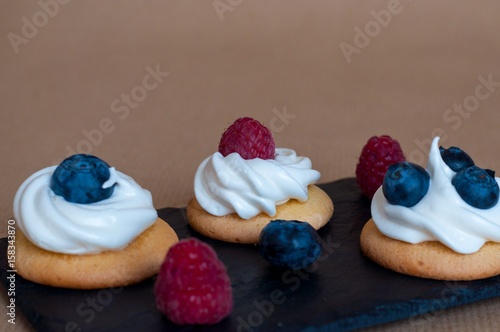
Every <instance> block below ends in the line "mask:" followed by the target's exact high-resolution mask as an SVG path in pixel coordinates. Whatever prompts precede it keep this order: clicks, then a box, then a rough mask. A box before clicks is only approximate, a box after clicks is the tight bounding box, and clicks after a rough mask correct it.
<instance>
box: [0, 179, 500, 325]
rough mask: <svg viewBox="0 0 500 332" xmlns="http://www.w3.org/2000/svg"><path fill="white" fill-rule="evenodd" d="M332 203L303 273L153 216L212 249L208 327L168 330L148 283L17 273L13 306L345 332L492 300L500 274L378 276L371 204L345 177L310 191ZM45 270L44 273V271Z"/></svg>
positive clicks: (180, 221) (0, 262)
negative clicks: (214, 266)
mask: <svg viewBox="0 0 500 332" xmlns="http://www.w3.org/2000/svg"><path fill="white" fill-rule="evenodd" d="M319 186H320V187H321V188H322V189H323V190H325V191H326V192H327V193H328V195H330V197H331V198H332V200H333V202H334V205H335V211H334V213H333V217H332V220H331V221H330V222H329V223H328V224H327V225H326V226H325V227H323V228H322V229H320V230H319V235H320V236H321V239H322V240H323V248H322V254H321V256H320V258H319V259H318V261H316V262H315V263H313V264H312V265H311V266H309V267H308V268H306V269H304V270H299V271H290V270H284V269H279V268H275V267H272V266H270V265H269V264H268V263H267V262H266V261H265V260H264V259H263V258H262V257H261V256H260V254H259V252H258V248H257V246H254V245H241V244H231V243H224V242H220V241H216V240H212V239H208V238H206V237H203V236H201V235H200V234H198V233H196V232H195V231H194V230H192V229H191V228H190V227H189V226H188V224H187V219H186V214H185V209H177V208H165V209H161V210H159V211H158V213H159V216H160V217H161V218H162V219H163V220H165V221H167V222H168V223H169V224H170V225H171V226H172V227H173V228H174V229H175V231H176V232H177V234H178V235H179V238H186V237H190V236H193V237H197V238H200V239H202V240H203V241H206V242H207V243H209V244H210V245H212V246H213V247H214V249H215V250H216V252H217V254H218V256H219V258H220V259H221V260H222V261H223V262H224V264H225V265H226V267H227V271H228V274H229V277H230V278H231V283H232V288H233V297H234V308H233V312H232V313H231V315H230V316H229V317H227V318H225V319H224V320H223V321H222V322H220V323H218V324H215V325H211V326H177V325H174V324H173V323H171V322H170V321H169V320H168V319H166V318H165V317H163V316H162V314H161V313H160V312H159V310H158V309H157V308H156V305H155V297H154V293H153V286H154V283H155V280H156V277H152V278H150V279H147V280H145V281H143V282H141V283H139V284H136V285H132V286H127V287H121V288H115V289H97V290H74V289H64V288H54V287H47V286H42V285H39V284H35V283H32V282H30V281H27V280H24V279H23V278H22V277H20V276H17V275H16V279H15V288H16V297H15V299H16V304H17V306H18V308H19V309H20V310H22V311H23V312H24V314H25V315H26V317H27V318H28V320H29V321H30V322H31V324H33V326H34V327H35V329H37V330H39V331H93V332H96V331H241V332H252V331H278V330H280V331H304V332H313V331H350V330H355V329H358V328H362V327H367V326H373V325H377V324H382V323H386V322H390V321H394V320H398V319H404V318H410V319H414V320H415V324H420V323H422V322H423V321H422V320H423V318H424V317H425V316H420V317H419V315H422V314H425V313H428V312H431V311H433V310H442V309H443V308H447V307H452V306H457V305H461V304H466V303H470V302H474V301H479V300H482V299H487V298H492V297H495V296H498V295H500V276H498V277H493V278H489V279H483V280H477V281H471V282H447V281H436V280H430V279H421V278H416V277H410V276H406V275H402V274H398V273H395V272H392V271H389V270H386V269H384V268H382V267H380V266H378V265H377V264H375V263H373V262H372V261H370V260H369V259H368V258H366V257H364V256H363V254H362V252H361V250H360V247H359V235H360V232H361V229H362V227H363V225H364V224H365V222H366V221H367V220H368V219H369V218H370V202H369V201H368V200H367V199H366V198H364V197H362V195H361V193H360V191H359V189H358V188H357V186H356V182H355V179H354V178H347V179H342V180H338V181H335V182H331V183H326V184H322V185H319ZM6 246H7V239H6V238H4V239H1V240H0V248H1V249H0V278H1V282H2V283H3V285H4V286H5V287H6V288H8V287H9V285H8V284H9V283H10V282H9V279H7V276H8V273H7V270H8V267H7V258H6ZM47 268H50V267H47Z"/></svg>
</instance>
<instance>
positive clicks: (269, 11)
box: [0, 0, 500, 331]
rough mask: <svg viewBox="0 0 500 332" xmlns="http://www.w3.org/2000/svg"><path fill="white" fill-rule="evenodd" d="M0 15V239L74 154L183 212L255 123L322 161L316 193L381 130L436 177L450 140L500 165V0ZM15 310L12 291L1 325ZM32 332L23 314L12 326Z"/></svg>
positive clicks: (221, 0)
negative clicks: (22, 203) (218, 159)
mask: <svg viewBox="0 0 500 332" xmlns="http://www.w3.org/2000/svg"><path fill="white" fill-rule="evenodd" d="M0 6H1V9H0V22H1V23H0V36H1V37H2V38H1V39H0V75H1V80H0V102H1V103H2V104H1V110H0V114H1V115H2V121H1V122H0V132H1V133H2V140H1V143H0V153H1V160H2V162H1V166H0V167H1V170H0V171H1V173H2V175H3V176H2V177H1V180H0V181H1V183H0V186H1V188H2V190H1V195H2V196H1V198H2V199H1V200H0V204H2V206H1V209H0V213H1V222H2V224H1V225H3V226H0V235H1V236H5V234H6V232H7V228H6V222H7V220H9V219H10V218H12V201H13V197H14V194H15V192H16V190H17V188H18V187H19V185H20V184H21V183H22V181H23V180H24V179H26V178H27V177H28V176H29V175H30V174H32V173H33V172H35V171H37V170H39V169H41V168H43V167H46V166H48V165H52V164H57V163H59V162H60V161H61V160H62V159H63V158H64V157H66V156H67V155H68V154H69V153H72V152H84V153H92V154H95V155H97V156H100V157H101V158H103V159H105V160H106V161H107V162H108V163H109V164H111V165H112V166H115V167H116V168H117V169H118V170H120V171H122V172H124V173H126V174H128V175H131V176H132V177H134V178H135V179H136V181H137V182H139V183H140V184H141V185H142V186H143V187H145V188H147V189H149V190H150V191H151V192H152V194H153V198H154V202H155V206H156V207H157V208H162V207H167V206H185V205H186V204H187V202H188V200H189V199H190V197H191V196H192V195H193V188H192V187H193V176H194V173H195V171H196V168H197V166H198V164H199V163H200V162H201V161H202V160H203V159H204V158H205V157H206V156H208V155H209V154H211V153H213V152H214V151H215V150H216V148H217V145H218V140H219V137H220V134H221V133H222V131H223V130H224V129H225V128H226V127H227V126H228V125H229V124H230V123H231V122H232V121H233V120H234V119H235V118H237V117H240V116H247V115H248V116H252V117H255V118H257V119H258V120H260V121H261V122H263V123H265V124H266V125H268V126H269V127H271V129H272V130H273V132H274V136H275V140H276V145H277V146H279V147H289V148H293V149H295V150H296V151H297V152H298V153H299V154H301V155H306V156H308V157H310V158H311V160H312V161H313V166H314V168H316V169H317V170H319V171H320V172H321V173H322V178H321V182H328V181H333V180H336V179H339V178H343V177H350V176H353V175H354V169H355V165H356V162H357V158H358V156H359V153H360V150H361V147H362V146H363V144H364V143H365V142H366V140H367V139H368V138H369V137H370V136H372V135H381V134H389V135H391V136H393V137H395V138H397V139H398V140H399V141H400V143H401V145H402V147H403V149H404V151H405V154H406V156H407V158H409V159H410V160H412V161H415V162H418V163H421V164H423V165H425V163H426V158H427V157H426V153H427V150H428V148H429V142H430V140H431V139H432V137H433V136H436V135H439V136H441V137H442V144H443V145H445V146H448V145H458V146H461V147H463V148H464V149H465V150H467V151H469V152H470V154H471V155H472V157H473V158H474V159H475V160H476V162H477V163H478V164H480V165H481V166H483V167H487V168H491V169H500V157H499V153H498V151H497V143H496V142H499V141H500V140H499V139H500V137H499V136H500V133H499V131H498V129H497V128H498V127H499V124H500V116H499V115H498V105H499V103H500V66H499V65H498V59H499V57H498V55H499V54H500V39H499V35H498V32H499V31H500V20H499V19H498V13H499V11H500V4H499V3H498V2H494V1H475V2H469V1H459V2H456V1H434V2H426V3H421V2H418V1H410V0H401V1H397V0H382V1H378V0H377V1H370V2H365V1H352V0H350V1H321V0H313V1H298V0H274V1H261V0H256V1H243V0H231V1H230V0H215V1H205V2H200V1H193V0H183V1H130V0H128V1H114V0H112V1H96V0H93V1H85V2H83V1H82V2H77V1H68V0H64V1H63V0H59V2H57V1H56V0H42V1H40V2H36V1H31V2H27V1H14V0H6V1H3V2H2V4H0ZM6 301H7V297H6V295H5V294H4V293H3V292H2V303H3V304H2V306H1V307H2V308H3V309H0V317H3V318H0V321H2V322H4V321H5V320H6V319H5V317H6V315H5V303H6ZM499 309H500V301H498V300H490V301H485V302H482V303H479V304H474V305H469V306H464V307H460V308H456V309H451V310H447V311H444V312H438V313H436V314H435V315H430V316H429V317H426V319H425V324H426V325H425V328H426V329H431V330H436V331H442V330H445V329H450V330H455V331H457V330H463V331H465V330H471V329H473V328H477V329H479V330H487V329H490V330H494V329H496V328H495V327H496V326H497V325H498V324H499V323H500V318H499V317H498V315H497V314H496V313H497V312H498V310H499ZM3 326H5V330H6V331H13V330H14V327H12V326H10V324H7V323H5V324H4V325H3ZM419 328H421V326H420V325H418V326H417V325H415V324H411V322H407V321H403V322H398V323H394V324H391V325H389V326H383V327H377V328H372V329H370V331H400V330H401V331H403V330H404V331H407V330H410V331H417V330H419ZM30 329H31V327H30V326H29V324H27V323H26V322H25V321H24V320H23V317H22V314H21V313H20V312H19V310H18V320H17V325H16V326H15V330H16V331H18V330H19V331H23V330H30Z"/></svg>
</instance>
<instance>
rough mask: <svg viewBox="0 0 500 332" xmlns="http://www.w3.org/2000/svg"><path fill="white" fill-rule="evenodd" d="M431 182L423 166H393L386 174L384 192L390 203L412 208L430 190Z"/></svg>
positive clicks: (398, 164)
mask: <svg viewBox="0 0 500 332" xmlns="http://www.w3.org/2000/svg"><path fill="white" fill-rule="evenodd" d="M429 181H430V176H429V173H427V171H426V170H425V169H424V168H423V167H422V166H419V165H417V164H414V163H410V162H402V163H397V164H392V165H390V166H389V169H388V170H387V173H385V176H384V182H383V183H382V191H383V193H384V196H385V198H386V199H387V201H388V202H389V203H391V204H394V205H402V206H406V207H412V206H414V205H416V204H417V203H418V202H420V200H421V199H422V198H423V197H424V196H425V194H426V193H427V191H428V190H429Z"/></svg>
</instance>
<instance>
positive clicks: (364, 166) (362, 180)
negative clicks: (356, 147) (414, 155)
mask: <svg viewBox="0 0 500 332" xmlns="http://www.w3.org/2000/svg"><path fill="white" fill-rule="evenodd" d="M403 161H406V159H405V157H404V155H403V151H402V150H401V146H400V145H399V142H398V141H396V140H395V139H392V138H391V137H390V136H387V135H382V136H380V137H377V136H373V137H371V138H370V139H369V140H368V142H367V143H366V145H365V146H364V147H363V150H362V151H361V155H360V157H359V162H358V165H357V166H356V182H357V183H358V186H359V187H360V189H361V192H362V193H363V195H365V196H366V197H368V198H370V199H372V198H373V195H374V194H375V192H376V191H377V189H378V188H379V187H380V186H381V185H382V182H383V180H384V176H385V173H386V172H387V169H388V168H389V165H392V164H395V163H399V162H403Z"/></svg>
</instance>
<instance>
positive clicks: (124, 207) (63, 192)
mask: <svg viewBox="0 0 500 332" xmlns="http://www.w3.org/2000/svg"><path fill="white" fill-rule="evenodd" d="M14 215H15V218H16V221H17V224H18V226H19V229H18V230H17V232H16V269H17V273H18V274H19V275H20V276H22V277H23V278H25V279H28V280H31V281H33V282H36V283H40V284H44V285H48V286H54V287H66V288H77V289H93V288H106V287H119V286H125V285H129V284H133V283H136V282H139V281H142V280H144V279H146V278H149V277H151V276H153V275H155V274H156V273H158V270H159V268H160V265H161V263H162V262H163V259H164V257H165V255H166V253H167V250H168V248H169V247H170V246H171V245H173V244H174V243H176V242H177V241H178V238H177V235H176V233H175V232H174V230H173V229H172V228H171V227H170V226H169V225H168V224H167V223H166V222H164V221H163V220H161V219H160V218H158V214H157V212H156V210H155V209H154V208H153V203H152V198H151V194H150V193H149V191H147V190H144V189H143V188H141V187H140V186H139V185H138V184H137V183H136V182H135V181H134V180H133V179H132V178H131V177H129V176H127V175H125V174H123V173H120V172H118V171H116V170H115V168H114V167H109V165H108V164H107V163H106V162H104V161H103V160H101V159H99V158H97V157H94V156H91V155H83V154H77V155H73V156H71V157H68V158H66V159H65V160H64V161H63V162H62V163H61V164H60V165H59V166H52V167H47V168H45V169H42V170H40V171H38V172H36V173H35V174H33V175H31V176H30V177H29V178H28V179H27V180H26V181H25V182H24V183H23V184H22V185H21V186H20V188H19V189H18V191H17V193H16V196H15V199H14Z"/></svg>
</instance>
